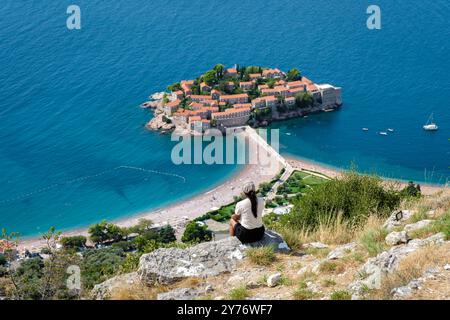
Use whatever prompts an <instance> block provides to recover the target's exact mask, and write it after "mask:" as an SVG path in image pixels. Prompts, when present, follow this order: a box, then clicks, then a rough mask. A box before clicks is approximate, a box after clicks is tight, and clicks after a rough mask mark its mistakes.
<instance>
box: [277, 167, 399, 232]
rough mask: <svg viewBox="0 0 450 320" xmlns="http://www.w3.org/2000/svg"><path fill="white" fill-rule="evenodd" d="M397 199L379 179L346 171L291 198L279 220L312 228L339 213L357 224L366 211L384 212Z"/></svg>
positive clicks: (395, 203) (366, 214) (383, 213)
mask: <svg viewBox="0 0 450 320" xmlns="http://www.w3.org/2000/svg"><path fill="white" fill-rule="evenodd" d="M400 200H401V197H400V195H399V194H398V193H397V192H395V191H392V190H387V189H385V187H384V186H383V185H382V180H381V179H379V178H377V177H374V176H367V175H359V174H357V173H355V172H348V173H346V174H345V175H344V177H342V178H341V179H334V180H330V181H327V182H325V183H323V184H319V185H317V186H315V187H314V188H313V189H312V190H311V191H310V192H308V193H307V194H305V195H304V196H303V197H300V198H298V199H297V200H295V201H294V208H293V210H292V211H291V213H290V214H287V215H285V216H283V217H282V222H284V224H289V225H290V226H291V227H294V228H304V229H310V230H313V229H314V228H316V227H317V226H318V225H319V223H320V222H323V221H328V222H331V221H333V219H335V218H336V217H337V216H338V214H339V213H341V214H342V217H343V219H345V220H346V221H347V222H348V223H349V224H350V225H359V224H360V223H363V222H364V221H365V220H366V219H367V217H368V216H369V215H370V214H377V215H380V216H386V215H388V214H389V213H390V212H391V211H392V210H393V209H394V208H395V207H397V206H398V205H399V203H400Z"/></svg>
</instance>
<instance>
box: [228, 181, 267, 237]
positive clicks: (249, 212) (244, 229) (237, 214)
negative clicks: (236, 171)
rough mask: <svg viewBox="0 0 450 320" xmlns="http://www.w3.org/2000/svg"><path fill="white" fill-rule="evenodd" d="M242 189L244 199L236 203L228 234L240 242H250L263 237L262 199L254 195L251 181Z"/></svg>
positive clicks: (254, 191) (253, 186)
mask: <svg viewBox="0 0 450 320" xmlns="http://www.w3.org/2000/svg"><path fill="white" fill-rule="evenodd" d="M242 191H243V192H244V195H245V196H246V199H244V200H242V201H239V202H238V203H237V204H236V209H235V211H234V214H233V215H232V216H231V219H230V236H232V237H233V236H235V237H237V238H238V239H239V240H240V241H241V242H242V243H252V242H256V241H259V240H261V239H262V238H263V237H264V232H265V229H264V225H263V222H262V212H263V210H264V199H263V198H261V197H257V196H256V190H255V185H254V184H253V182H249V183H246V184H245V185H244V188H243V190H242Z"/></svg>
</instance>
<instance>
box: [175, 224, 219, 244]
mask: <svg viewBox="0 0 450 320" xmlns="http://www.w3.org/2000/svg"><path fill="white" fill-rule="evenodd" d="M211 239H212V232H211V230H208V227H207V226H206V225H205V224H202V223H199V222H196V221H191V222H190V223H188V225H187V226H186V230H184V233H183V237H182V238H181V241H183V242H203V241H210V240H211Z"/></svg>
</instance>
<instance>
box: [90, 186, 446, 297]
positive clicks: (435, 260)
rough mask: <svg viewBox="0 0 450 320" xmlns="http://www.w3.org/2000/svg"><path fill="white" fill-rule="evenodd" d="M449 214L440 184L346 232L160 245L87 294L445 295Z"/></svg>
mask: <svg viewBox="0 0 450 320" xmlns="http://www.w3.org/2000/svg"><path fill="white" fill-rule="evenodd" d="M449 215H450V192H449V191H448V190H444V191H442V192H440V193H437V194H435V195H433V196H427V197H424V198H423V199H421V200H420V201H414V202H412V203H404V204H403V205H402V209H400V210H395V211H393V212H392V213H391V214H390V215H389V216H388V217H387V218H385V219H380V218H377V217H375V216H373V217H372V218H369V220H367V221H366V223H364V224H362V225H361V226H360V227H359V228H357V229H356V230H354V231H352V232H351V233H349V232H348V231H345V230H344V228H346V227H345V224H342V222H338V223H336V224H333V225H330V226H328V227H325V226H324V227H323V229H321V230H317V231H315V232H313V233H309V234H302V233H301V231H296V232H293V231H292V230H291V231H290V232H283V235H284V236H285V239H287V243H284V240H282V239H281V236H279V239H280V241H279V242H275V243H276V244H275V246H274V247H270V242H269V243H265V244H260V245H255V246H252V247H245V246H243V245H242V244H241V243H240V242H239V241H238V240H237V239H236V238H226V239H223V240H219V241H212V242H205V243H202V244H199V245H195V246H193V247H190V248H187V249H175V248H170V249H159V250H156V251H153V252H152V253H149V254H146V255H143V256H142V257H141V259H140V262H139V267H138V268H137V272H133V273H129V274H126V275H120V276H117V277H115V278H113V279H110V280H108V281H106V282H104V283H101V284H99V285H97V286H96V287H95V288H94V289H93V291H92V297H93V298H95V299H160V300H193V299H216V300H222V299H250V300H252V299H268V300H271V299H299V300H309V299H313V300H315V299H331V300H346V299H396V300H404V299H438V300H441V299H448V298H450V291H449V288H450V286H449V284H450V264H449V263H450V241H449V240H450V233H449V232H450V229H449V228H450V220H449V217H450V216H449ZM300 239H302V240H301V241H299V240H300ZM268 244H269V246H267V245H268ZM288 245H289V246H291V248H290V249H288V250H285V249H284V248H289V247H288ZM270 248H271V249H270ZM274 248H275V249H274Z"/></svg>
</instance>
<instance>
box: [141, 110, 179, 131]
mask: <svg viewBox="0 0 450 320" xmlns="http://www.w3.org/2000/svg"><path fill="white" fill-rule="evenodd" d="M145 126H146V128H147V129H150V130H161V131H170V130H173V129H175V125H174V124H173V123H167V122H165V121H164V115H163V114H159V115H156V116H155V117H154V118H153V119H152V120H150V121H149V122H148V123H147V124H146V125H145Z"/></svg>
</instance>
